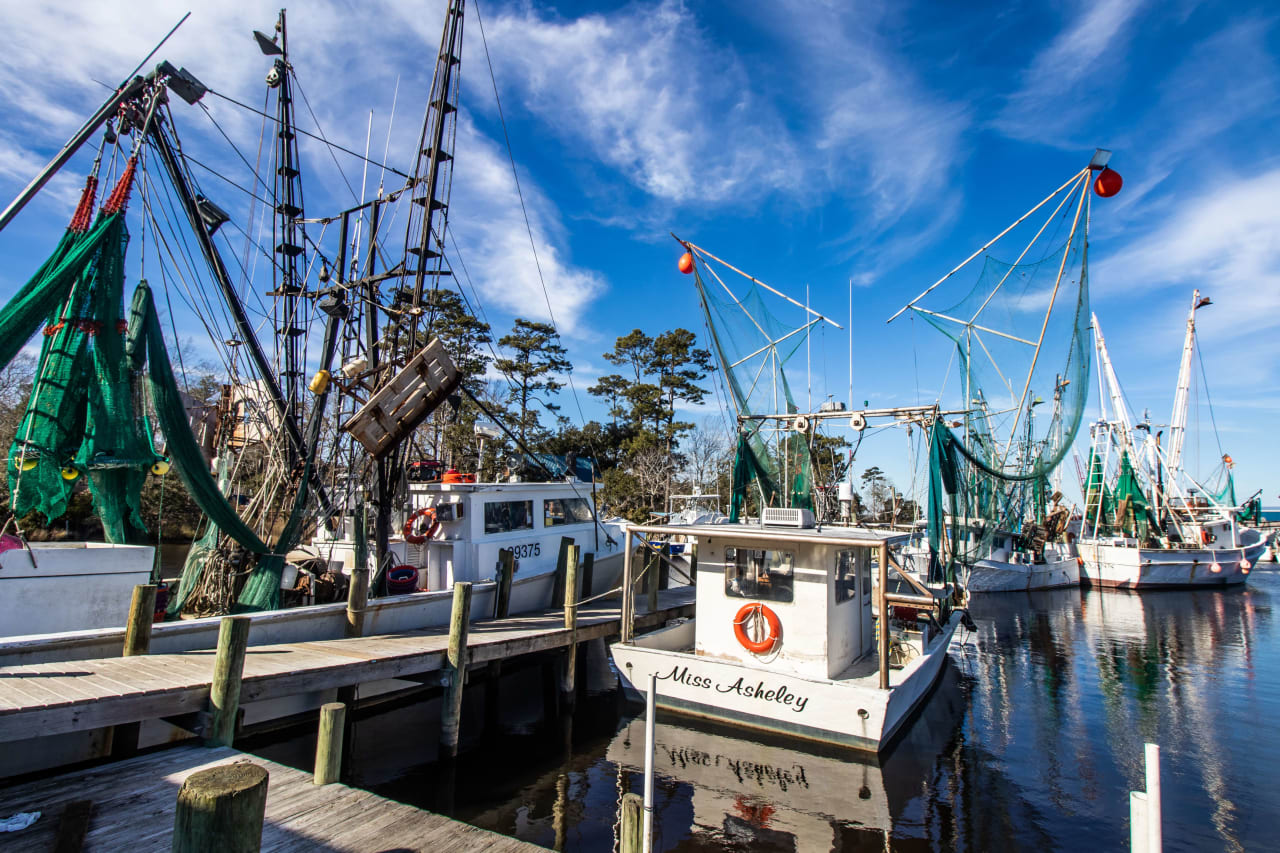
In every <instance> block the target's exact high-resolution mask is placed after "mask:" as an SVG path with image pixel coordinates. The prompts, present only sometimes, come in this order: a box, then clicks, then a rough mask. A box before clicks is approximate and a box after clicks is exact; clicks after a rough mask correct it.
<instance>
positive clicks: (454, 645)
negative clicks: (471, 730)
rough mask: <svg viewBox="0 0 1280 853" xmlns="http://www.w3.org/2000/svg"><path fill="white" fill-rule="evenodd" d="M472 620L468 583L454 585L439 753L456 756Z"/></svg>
mask: <svg viewBox="0 0 1280 853" xmlns="http://www.w3.org/2000/svg"><path fill="white" fill-rule="evenodd" d="M470 621H471V584H470V583H468V582H463V581H460V582H458V583H455V584H454V585H453V615H452V616H451V617H450V619H449V652H448V656H447V657H446V658H445V662H444V672H443V673H442V675H443V678H442V680H443V681H444V701H443V703H442V707H441V709H440V754H441V756H443V757H444V758H454V757H456V756H457V754H458V730H459V725H460V723H461V720H462V687H463V683H464V682H465V681H466V678H467V628H468V625H469V623H470Z"/></svg>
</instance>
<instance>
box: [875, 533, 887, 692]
mask: <svg viewBox="0 0 1280 853" xmlns="http://www.w3.org/2000/svg"><path fill="white" fill-rule="evenodd" d="M878 559H879V562H880V572H879V574H880V578H879V580H880V592H879V594H878V595H877V596H876V597H877V598H878V599H879V605H880V643H879V646H880V689H881V690H888V689H889V602H888V601H887V600H886V599H885V594H886V593H888V591H889V545H888V544H887V543H883V542H882V543H881V544H880V553H879V555H878Z"/></svg>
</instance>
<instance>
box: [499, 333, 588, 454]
mask: <svg viewBox="0 0 1280 853" xmlns="http://www.w3.org/2000/svg"><path fill="white" fill-rule="evenodd" d="M498 345H499V346H501V347H503V348H504V349H506V350H508V351H510V352H512V353H513V355H512V356H511V357H510V358H500V359H498V360H497V362H495V364H494V366H495V367H497V368H498V369H499V370H501V371H502V372H503V373H505V374H506V375H507V376H508V377H510V379H511V382H512V388H511V393H510V394H509V395H508V399H509V400H510V402H511V405H512V407H513V408H514V409H515V421H516V430H515V432H516V434H517V435H519V436H520V440H521V441H527V440H528V436H529V434H530V433H541V432H542V422H541V420H540V418H539V416H538V411H537V410H536V409H534V408H532V407H531V404H532V403H535V402H536V403H539V404H541V405H542V406H543V407H544V408H546V409H547V410H548V411H551V412H553V413H554V412H555V411H556V410H558V409H559V406H557V405H555V404H553V403H551V402H550V401H548V400H543V399H541V398H539V397H538V394H540V393H544V392H545V393H554V392H556V391H558V390H560V389H561V388H563V387H564V383H563V382H560V381H558V380H556V379H555V378H554V376H553V374H556V373H568V372H569V371H570V370H572V369H573V365H572V364H570V363H569V359H568V355H567V353H566V352H565V348H564V347H562V346H561V345H560V335H559V334H558V333H557V332H556V330H555V327H554V326H552V325H551V324H549V323H538V322H534V321H532V320H525V319H524V318H522V317H517V318H516V321H515V324H514V326H513V327H512V329H511V334H509V335H504V336H503V337H502V339H501V340H500V341H498Z"/></svg>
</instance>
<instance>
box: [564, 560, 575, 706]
mask: <svg viewBox="0 0 1280 853" xmlns="http://www.w3.org/2000/svg"><path fill="white" fill-rule="evenodd" d="M578 551H579V549H578V546H577V545H570V546H569V547H568V548H567V549H566V550H565V587H564V627H565V630H566V631H568V632H569V645H568V646H567V647H566V648H565V650H564V666H563V670H562V673H563V675H562V677H561V679H560V697H561V700H562V701H563V704H564V707H566V708H567V709H568V710H569V711H571V712H572V710H573V706H574V679H575V677H576V674H577V668H578V643H577V640H576V638H577V634H578Z"/></svg>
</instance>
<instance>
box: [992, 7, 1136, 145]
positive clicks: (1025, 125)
mask: <svg viewBox="0 0 1280 853" xmlns="http://www.w3.org/2000/svg"><path fill="white" fill-rule="evenodd" d="M1141 7H1142V0H1091V2H1086V3H1082V4H1080V6H1079V7H1076V8H1071V9H1069V11H1068V12H1067V14H1068V19H1067V21H1066V22H1065V23H1066V26H1065V27H1064V28H1063V30H1062V31H1061V32H1060V33H1058V34H1057V35H1056V36H1055V37H1054V38H1053V39H1052V40H1051V41H1050V42H1049V43H1048V45H1047V46H1046V47H1045V48H1043V49H1042V50H1041V51H1040V52H1039V53H1037V54H1036V56H1035V57H1034V58H1033V59H1032V61H1031V63H1030V64H1029V65H1028V66H1027V68H1026V69H1025V70H1024V71H1023V72H1022V74H1021V76H1020V85H1019V86H1018V88H1017V89H1016V90H1014V91H1013V92H1012V93H1011V94H1010V95H1009V96H1008V98H1007V100H1006V102H1005V105H1004V107H1003V109H1001V111H1000V113H999V115H998V116H997V117H996V118H995V120H994V121H993V122H992V125H993V126H994V127H995V128H996V129H997V130H999V131H1000V132H1002V133H1004V134H1005V135H1007V136H1010V137H1013V138H1015V139H1023V140H1028V141H1036V142H1044V143H1048V144H1052V145H1062V146H1079V144H1080V143H1079V142H1078V141H1077V138H1076V135H1077V133H1078V129H1079V128H1080V126H1081V124H1082V123H1083V121H1084V120H1085V119H1086V118H1088V117H1089V116H1091V115H1092V113H1093V112H1094V111H1095V110H1097V109H1099V108H1100V106H1101V105H1102V98H1100V97H1099V95H1100V93H1102V92H1103V91H1105V87H1106V86H1107V85H1108V83H1110V82H1111V79H1112V76H1113V74H1114V72H1115V69H1116V67H1117V65H1118V64H1119V63H1121V62H1122V61H1123V57H1124V55H1125V51H1124V50H1123V47H1124V44H1125V41H1126V40H1127V39H1128V38H1129V36H1130V35H1131V26H1130V25H1131V24H1132V23H1133V20H1134V18H1135V16H1136V15H1137V13H1138V12H1139V10H1140V9H1141Z"/></svg>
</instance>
